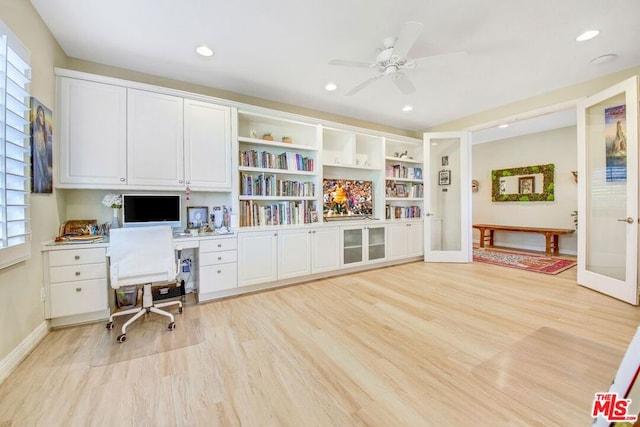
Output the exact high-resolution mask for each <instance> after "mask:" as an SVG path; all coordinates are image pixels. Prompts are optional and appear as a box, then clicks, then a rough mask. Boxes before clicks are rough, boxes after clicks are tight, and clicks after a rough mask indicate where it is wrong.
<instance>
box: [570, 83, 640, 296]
mask: <svg viewBox="0 0 640 427" xmlns="http://www.w3.org/2000/svg"><path fill="white" fill-rule="evenodd" d="M578 283H579V284H580V285H583V286H586V287H588V288H591V289H594V290H596V291H598V292H602V293H604V294H607V295H610V296H613V297H615V298H618V299H621V300H623V301H626V302H628V303H630V304H634V305H637V304H638V77H633V78H631V79H628V80H625V81H624V82H622V83H619V84H617V85H615V86H613V87H611V88H609V89H607V90H604V91H602V92H600V93H597V94H595V95H593V96H590V97H588V98H586V99H585V100H583V101H582V102H581V103H580V104H579V105H578Z"/></svg>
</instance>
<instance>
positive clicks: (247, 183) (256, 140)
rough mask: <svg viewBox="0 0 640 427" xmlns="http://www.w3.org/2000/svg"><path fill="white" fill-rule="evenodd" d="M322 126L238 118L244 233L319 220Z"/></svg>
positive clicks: (254, 116) (250, 116)
mask: <svg viewBox="0 0 640 427" xmlns="http://www.w3.org/2000/svg"><path fill="white" fill-rule="evenodd" d="M319 132H320V131H319V126H318V125H314V124H309V123H303V122H299V121H295V120H289V119H286V118H278V117H271V116H265V115H262V114H256V113H252V112H243V111H239V112H238V165H239V166H238V177H239V179H238V186H239V189H238V190H239V191H238V194H239V196H238V202H239V215H238V216H239V225H240V227H255V226H266V225H288V224H308V223H311V222H315V221H317V220H318V217H319V215H318V206H319V197H320V194H319V188H320V187H321V184H320V183H319V179H320V178H319V177H320V174H321V168H320V164H319V151H320V149H319V146H320V144H319V137H318V135H319Z"/></svg>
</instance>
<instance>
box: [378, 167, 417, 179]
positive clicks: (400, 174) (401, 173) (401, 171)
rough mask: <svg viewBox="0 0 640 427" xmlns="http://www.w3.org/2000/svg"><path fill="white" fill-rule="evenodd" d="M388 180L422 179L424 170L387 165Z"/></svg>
mask: <svg viewBox="0 0 640 427" xmlns="http://www.w3.org/2000/svg"><path fill="white" fill-rule="evenodd" d="M385 176H386V177H387V178H405V179H422V168H410V167H407V166H405V165H387V166H386V167H385Z"/></svg>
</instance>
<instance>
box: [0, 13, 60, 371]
mask: <svg viewBox="0 0 640 427" xmlns="http://www.w3.org/2000/svg"><path fill="white" fill-rule="evenodd" d="M0 19H2V21H4V23H5V24H6V25H7V26H8V27H9V29H11V31H12V32H13V33H14V34H15V35H16V36H17V37H18V38H19V39H20V41H21V42H22V43H23V44H24V45H25V46H26V47H27V48H28V49H29V50H30V52H31V71H32V73H31V75H32V79H31V86H30V88H31V94H32V95H33V96H34V97H36V98H37V99H38V100H39V101H41V102H42V103H43V104H44V105H46V106H48V107H49V108H51V109H52V110H54V107H55V79H54V75H53V67H63V66H65V65H66V63H65V60H66V56H65V55H64V52H63V51H62V49H60V46H59V45H58V43H57V42H56V40H55V39H54V38H53V36H52V35H51V33H50V32H49V30H48V29H47V27H46V26H45V25H44V23H43V22H42V20H41V19H40V16H39V15H38V14H37V12H36V11H35V10H34V9H33V6H32V5H31V3H30V2H29V1H28V0H0ZM53 113H54V115H55V114H56V111H54V112H53ZM55 138H56V130H55V129H54V141H53V143H54V144H56V139H55ZM63 215H64V203H63V201H62V202H61V200H60V197H59V194H57V193H56V192H54V193H53V194H34V195H31V209H30V216H31V259H29V260H27V261H25V262H21V263H19V264H16V265H14V266H11V267H9V268H5V269H2V270H0V295H2V298H0V324H2V325H3V328H2V333H0V368H1V367H2V363H1V362H2V361H3V359H5V357H6V356H8V355H9V354H10V353H11V352H12V351H13V350H14V349H15V348H16V347H18V346H19V344H20V343H22V342H23V341H24V340H25V339H26V338H27V337H28V336H30V335H31V334H32V333H33V332H34V331H36V330H37V329H38V328H39V327H40V326H41V325H42V323H43V322H44V305H43V303H42V302H41V300H40V290H41V288H42V286H43V275H42V255H41V253H40V245H41V242H42V241H45V240H50V239H51V238H52V236H55V235H56V233H57V230H58V224H59V222H60V217H61V216H63Z"/></svg>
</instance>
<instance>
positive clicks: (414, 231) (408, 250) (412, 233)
mask: <svg viewBox="0 0 640 427" xmlns="http://www.w3.org/2000/svg"><path fill="white" fill-rule="evenodd" d="M423 229H424V226H423V223H422V221H416V220H412V221H398V222H390V223H388V224H387V233H388V236H387V246H388V259H389V260H394V259H402V258H409V257H417V256H422V255H423V254H424V234H423Z"/></svg>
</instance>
